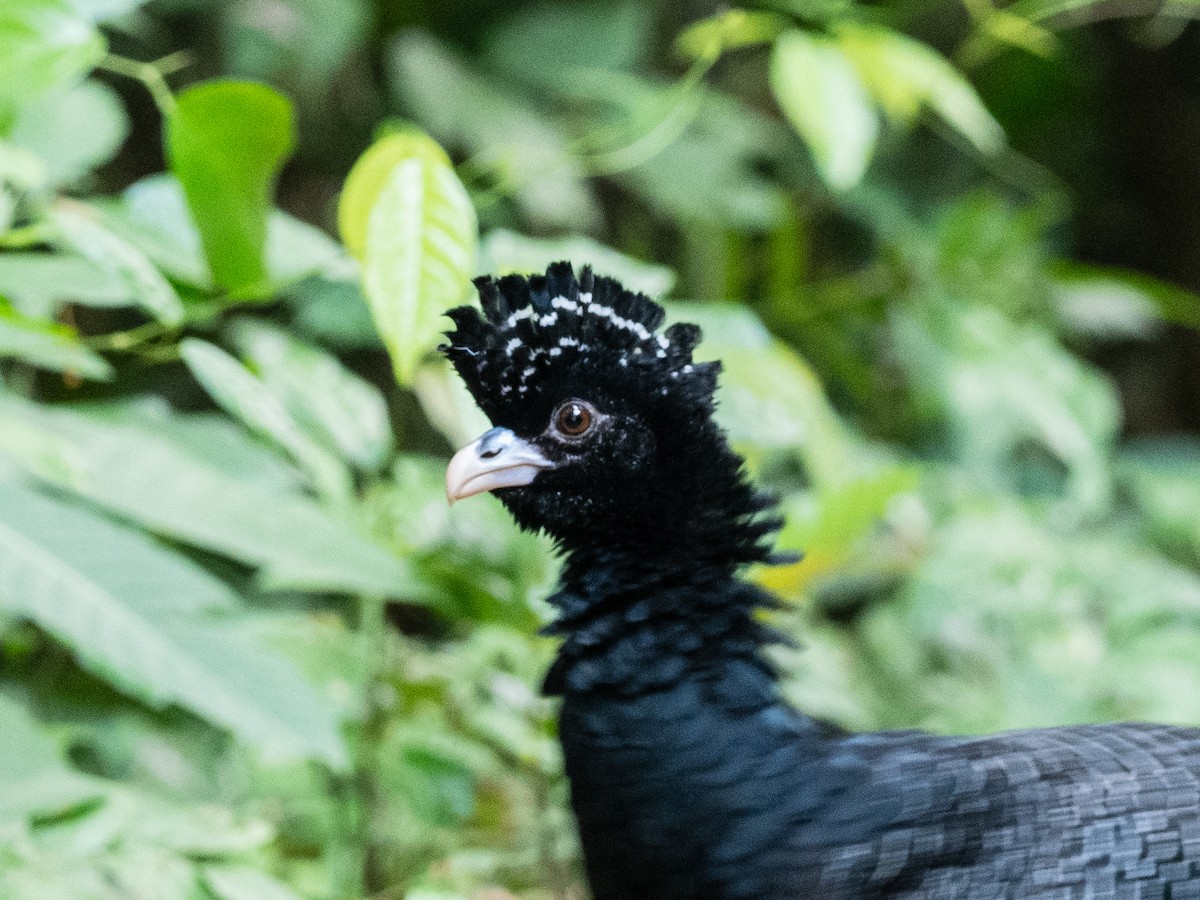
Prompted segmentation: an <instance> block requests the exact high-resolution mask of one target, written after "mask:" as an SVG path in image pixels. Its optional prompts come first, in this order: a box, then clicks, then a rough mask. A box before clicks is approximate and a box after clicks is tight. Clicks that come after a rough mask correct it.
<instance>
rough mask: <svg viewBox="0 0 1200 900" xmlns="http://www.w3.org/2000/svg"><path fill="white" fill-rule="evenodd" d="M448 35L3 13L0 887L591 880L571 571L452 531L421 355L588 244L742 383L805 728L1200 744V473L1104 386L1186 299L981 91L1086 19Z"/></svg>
mask: <svg viewBox="0 0 1200 900" xmlns="http://www.w3.org/2000/svg"><path fill="white" fill-rule="evenodd" d="M1095 5H1096V4H1094V3H1091V2H1087V0H1083V2H1080V3H1075V4H1071V8H1072V10H1073V11H1074V14H1075V18H1073V19H1071V22H1075V21H1078V20H1079V18H1080V17H1081V16H1082V15H1083V14H1084V13H1085V12H1086V11H1087V10H1089V9H1092V7H1094V6H1095ZM459 6H460V5H459V4H445V3H442V4H439V3H427V4H423V5H411V4H410V5H404V4H401V5H400V7H399V10H400V11H399V12H397V8H396V7H395V5H394V4H386V3H382V2H380V3H377V4H374V5H372V4H370V3H368V2H366V0H352V2H348V0H269V2H268V0H212V2H206V0H6V2H5V3H4V4H3V8H2V9H0V653H2V656H0V726H2V730H3V732H4V734H5V735H6V736H7V737H6V741H5V744H4V746H3V747H0V895H2V896H4V897H6V898H8V897H11V898H14V900H19V898H25V897H30V898H32V897H38V898H46V897H70V898H73V900H92V898H110V897H111V898H118V897H120V898H126V897H154V898H156V900H157V898H162V900H171V898H176V897H178V898H189V900H195V898H205V900H248V898H267V900H274V898H278V900H287V898H297V897H307V898H314V900H325V898H340V900H351V898H363V897H368V896H369V897H378V898H382V897H400V896H406V897H410V898H435V897H436V898H447V900H450V898H460V897H479V898H483V897H506V896H520V897H527V898H549V897H556V898H574V897H582V896H583V895H584V892H583V888H582V881H581V875H580V870H579V866H578V860H577V854H576V849H575V845H574V837H573V831H572V826H571V822H570V818H569V815H568V813H567V807H566V799H565V797H566V788H565V784H564V781H563V778H562V772H561V763H560V760H559V757H558V748H557V742H556V739H555V735H554V708H553V705H552V704H551V703H550V701H548V700H546V699H544V698H542V697H541V696H540V694H539V690H538V687H539V679H540V677H541V673H542V672H543V671H544V669H545V667H546V665H547V663H548V661H549V659H550V657H551V656H552V653H553V644H552V643H551V642H549V641H547V640H545V639H543V638H541V637H539V636H538V631H539V628H540V627H541V626H542V625H543V624H544V623H545V621H546V620H547V618H548V616H549V615H550V613H549V611H548V610H547V608H546V606H545V605H544V603H543V599H542V598H543V597H544V596H545V595H546V593H547V592H548V590H549V589H550V587H551V585H552V580H553V576H554V567H555V562H554V559H553V556H552V553H551V549H552V548H550V547H549V546H547V544H546V542H545V541H544V540H542V539H541V538H539V537H537V536H531V535H523V534H520V533H518V532H516V530H515V529H514V527H513V526H512V525H511V523H510V522H509V520H508V518H507V516H505V514H504V513H503V511H502V510H501V509H500V508H499V507H498V505H497V504H495V503H494V502H492V501H490V500H487V499H481V500H478V501H475V502H473V503H470V504H463V505H461V506H460V507H456V508H455V509H454V511H453V513H451V512H450V511H449V510H448V509H447V507H446V505H445V501H444V498H443V495H442V474H443V469H444V464H445V459H446V457H447V454H448V452H449V451H450V450H451V449H452V448H453V447H454V446H457V445H459V444H461V443H463V442H465V441H467V440H469V439H471V438H472V437H474V436H475V435H476V434H477V433H478V432H479V430H480V429H482V428H483V427H484V423H483V421H482V419H481V417H480V415H479V413H478V411H477V410H475V409H474V406H473V404H472V403H471V401H470V398H469V397H467V396H466V395H465V392H464V391H463V389H462V388H461V386H460V385H459V384H458V383H457V380H456V379H454V378H452V377H451V376H450V373H449V370H448V368H447V367H446V366H444V365H443V364H442V363H441V362H439V361H438V360H437V358H436V355H435V353H434V352H433V351H434V348H435V346H436V344H437V343H438V340H439V332H440V330H441V329H442V328H443V327H444V325H445V322H444V320H443V319H442V318H441V313H442V312H443V311H444V310H445V309H446V308H447V307H449V306H452V305H455V304H458V303H460V302H464V301H466V300H467V298H468V297H469V295H470V285H469V280H470V278H471V277H472V276H474V275H476V274H479V273H482V272H512V271H519V272H528V271H533V270H537V269H539V268H541V267H543V266H544V265H545V264H546V263H547V262H549V261H551V260H555V259H560V258H567V259H570V260H572V261H573V262H574V263H576V264H577V265H582V264H585V263H591V264H593V265H595V266H596V267H597V268H598V269H600V270H602V271H604V272H606V273H610V274H613V275H616V276H617V277H619V278H621V279H622V280H623V281H624V282H625V283H626V284H627V285H630V286H632V287H636V288H638V289H641V290H644V291H646V292H648V293H650V294H652V295H655V296H661V295H669V300H670V302H669V303H668V307H669V315H670V317H671V318H672V319H683V320H691V321H696V322H699V323H700V324H701V325H702V326H703V327H704V330H705V333H706V336H707V337H706V342H705V344H704V345H703V346H702V348H701V352H703V353H704V354H707V355H708V356H709V357H711V358H720V359H722V360H723V362H724V366H725V368H724V376H723V384H722V388H721V408H720V415H721V418H722V422H723V424H724V425H725V427H726V428H727V429H728V431H729V434H730V436H731V439H732V440H733V441H734V442H735V443H736V445H737V446H738V448H739V449H740V450H741V451H742V452H743V453H744V454H745V455H746V457H747V460H748V461H749V464H750V466H751V467H752V468H753V470H754V471H755V473H756V475H757V476H758V477H760V478H761V479H762V480H763V482H765V483H766V484H767V485H769V486H770V487H771V488H772V489H774V490H775V491H776V492H777V493H778V494H779V496H780V500H781V506H782V509H783V511H784V512H785V513H786V517H787V525H786V527H785V529H784V531H783V533H782V535H781V538H780V543H781V545H782V546H783V547H785V548H787V549H796V550H803V551H805V554H806V555H805V557H804V559H803V560H802V561H801V562H799V563H796V564H793V565H790V566H784V567H779V568H773V569H764V570H761V571H755V572H753V573H752V577H755V578H757V579H759V580H761V581H762V582H763V583H764V584H766V585H768V586H769V587H771V588H773V589H774V590H776V591H778V592H779V593H780V594H781V595H782V596H783V597H784V598H785V599H786V600H787V601H788V604H787V606H786V608H785V609H784V610H783V611H781V612H779V613H776V614H774V615H775V617H776V622H775V624H776V625H777V626H778V627H779V628H780V629H782V630H784V631H785V632H788V633H791V634H794V635H795V636H796V637H797V638H798V639H799V641H800V642H801V643H802V644H803V649H800V650H798V649H795V648H779V649H778V650H777V653H778V655H779V659H780V663H781V668H782V670H783V671H784V672H785V673H786V678H785V683H784V688H785V690H786V691H787V693H788V694H789V696H791V698H792V699H793V700H794V701H795V702H796V703H797V704H798V705H799V706H800V707H801V708H803V709H805V710H806V711H808V712H811V713H814V714H817V715H821V716H826V717H828V718H831V719H833V720H835V721H837V722H839V723H841V724H843V725H847V726H851V727H856V728H878V727H927V728H934V729H938V730H942V731H963V732H966V731H980V730H987V729H996V728H1007V727H1018V726H1030V725H1044V724H1057V723H1067V722H1084V721H1095V720H1102V719H1111V718H1136V719H1157V720H1162V721H1169V722H1192V723H1195V722H1196V721H1197V720H1200V700H1198V699H1197V698H1200V679H1198V677H1197V673H1198V672H1200V669H1198V668H1197V666H1196V664H1195V660H1196V658H1197V656H1198V655H1200V638H1198V637H1197V635H1200V482H1197V479H1196V475H1195V473H1196V472H1197V466H1198V465H1200V447H1198V446H1197V444H1196V442H1195V441H1193V440H1190V439H1187V438H1186V437H1182V436H1181V437H1178V438H1176V439H1160V440H1148V439H1140V440H1133V439H1128V438H1126V437H1125V436H1124V435H1123V431H1122V423H1121V410H1120V404H1119V403H1118V396H1117V393H1116V391H1115V389H1114V386H1113V383H1112V381H1111V380H1110V378H1109V376H1108V375H1107V374H1106V373H1105V372H1103V371H1102V370H1100V369H1099V368H1097V367H1096V365H1095V364H1094V363H1093V362H1091V361H1090V360H1093V359H1095V358H1098V357H1101V356H1103V354H1104V351H1105V350H1106V348H1109V347H1111V346H1113V345H1114V344H1115V343H1117V342H1123V343H1124V344H1126V345H1128V344H1130V343H1136V344H1140V345H1143V346H1145V347H1150V348H1153V347H1154V346H1155V345H1154V344H1153V342H1154V341H1155V340H1157V339H1158V338H1159V337H1160V336H1161V335H1162V334H1163V333H1164V331H1165V329H1166V328H1167V323H1178V324H1181V325H1184V326H1193V327H1194V326H1196V325H1197V324H1200V315H1198V314H1197V310H1198V309H1200V304H1198V302H1197V299H1196V298H1195V297H1194V296H1193V295H1191V294H1189V293H1188V292H1187V291H1185V290H1183V289H1181V288H1179V287H1176V286H1173V285H1169V284H1166V283H1163V282H1160V281H1157V280H1155V279H1154V278H1152V277H1151V276H1149V275H1147V274H1145V273H1140V272H1136V271H1132V270H1128V269H1121V268H1116V267H1101V266H1095V265H1091V264H1089V263H1087V262H1084V261H1082V259H1081V258H1080V254H1078V253H1077V247H1075V246H1074V245H1073V244H1072V240H1071V237H1070V231H1069V230H1068V229H1066V228H1064V225H1066V224H1068V223H1070V222H1071V221H1072V218H1071V217H1072V215H1073V213H1072V212H1071V211H1070V204H1069V201H1070V200H1071V199H1072V197H1071V195H1070V193H1069V191H1068V190H1067V188H1066V187H1065V186H1064V184H1063V183H1061V182H1059V181H1057V180H1055V179H1054V178H1050V177H1047V176H1046V175H1045V173H1044V172H1043V171H1042V170H1041V169H1040V168H1039V166H1038V163H1047V164H1049V163H1050V162H1051V161H1049V160H1037V161H1036V162H1035V161H1034V160H1032V159H1028V158H1026V157H1024V156H1022V155H1021V152H1020V150H1019V148H1018V147H1017V146H1016V144H1015V139H1014V141H1013V143H1011V144H1010V140H1009V136H1010V135H1014V134H1017V133H1019V132H1020V131H1021V130H1022V128H1023V126H1024V125H1025V124H1026V123H1025V122H1024V121H1023V120H1022V119H1020V118H1019V117H1017V118H1014V117H1013V115H1012V113H1011V110H1010V111H1009V113H1008V114H1007V116H1000V113H999V111H998V108H999V107H1000V106H1003V103H1002V102H1000V101H999V100H997V98H998V97H1002V92H997V91H995V90H994V89H993V90H992V91H991V92H990V93H986V94H985V95H984V96H981V94H980V93H978V92H977V90H976V88H975V87H974V86H973V85H974V84H977V83H979V84H987V83H991V84H993V85H994V84H995V83H996V81H997V79H999V80H1000V82H1001V86H1002V87H1004V86H1005V84H1007V82H1004V81H1003V75H1004V72H1005V71H1009V72H1011V71H1013V70H1012V69H1011V68H1010V69H1008V70H1005V69H1004V68H1003V65H1009V66H1013V65H1017V66H1018V69H1017V72H1018V75H1020V70H1019V65H1020V64H1021V63H1020V61H1021V60H1026V61H1028V59H1030V58H1031V55H1037V56H1039V57H1048V58H1049V59H1051V60H1053V59H1056V58H1062V56H1063V55H1065V54H1067V53H1069V51H1070V42H1071V41H1073V40H1078V39H1080V38H1078V37H1077V36H1078V34H1080V32H1069V31H1065V30H1063V29H1064V27H1065V26H1066V25H1067V24H1070V22H1068V21H1066V20H1065V19H1064V18H1063V17H1062V16H1061V15H1059V12H1058V11H1060V10H1062V9H1064V8H1063V7H1062V6H1061V5H1060V4H1053V3H1041V2H1025V0H1022V2H1019V3H1016V4H1013V5H1011V6H1008V7H1004V8H995V7H992V6H990V5H988V4H984V3H976V2H974V0H967V2H966V3H965V11H966V13H967V15H966V16H965V17H964V16H953V15H947V16H945V17H944V19H945V21H946V22H948V23H954V24H946V25H943V26H939V28H938V29H934V30H931V27H930V25H929V23H928V21H926V20H927V19H928V17H929V13H930V12H931V11H934V10H936V11H938V12H946V13H950V12H954V4H953V3H943V4H940V5H938V6H936V7H930V6H928V4H925V5H917V4H905V3H899V2H897V3H884V4H873V5H865V4H858V3H854V2H850V0H827V2H826V0H822V2H799V0H759V2H756V3H754V4H753V5H752V6H751V7H749V8H740V7H734V8H726V9H723V10H720V11H716V10H714V11H713V12H712V15H711V16H708V17H701V18H699V19H697V20H692V21H682V20H680V19H679V18H678V10H677V9H676V6H677V5H672V4H667V3H660V4H650V3H637V2H633V0H624V2H613V3H604V2H600V0H586V2H575V0H572V2H565V0H537V2H531V3H521V4H517V5H515V6H514V7H513V8H512V9H510V10H507V11H505V12H504V13H503V15H501V14H498V13H494V12H492V11H490V10H489V11H487V12H486V14H485V12H484V5H483V4H465V7H469V9H467V10H466V12H463V13H461V14H459V17H458V18H456V13H455V10H456V9H457V8H458V7H459ZM702 6H703V5H702ZM714 6H715V5H714ZM418 7H419V8H418ZM474 13H478V15H474ZM1106 15H1107V13H1106ZM1163 16H1166V13H1164V14H1163ZM1161 19H1162V17H1160V20H1161ZM1160 20H1156V24H1157V26H1159V27H1163V22H1162V21H1160ZM1152 24H1153V23H1152ZM145 59H150V60H155V61H153V62H141V61H140V60H145ZM1014 60H1016V61H1017V62H1016V63H1013V61H1014ZM1039 64H1041V63H1039ZM1092 65H1093V66H1095V65H1096V64H1095V63H1092ZM997 73H999V74H997ZM1087 74H1088V75H1089V76H1095V72H1089V73H1087ZM1011 77H1012V83H1013V84H1016V83H1017V76H1011ZM1096 77H1098V76H1096ZM1063 102H1064V103H1067V102H1068V101H1066V100H1064V101H1063ZM1071 102H1076V103H1081V102H1082V101H1078V100H1076V101H1071ZM993 110H996V112H995V114H994V112H993ZM1075 111H1076V112H1078V111H1079V110H1078V109H1076V110H1075ZM1030 115H1032V114H1030ZM1001 121H1003V125H1002V124H1001ZM926 126H931V128H927V127H926ZM931 130H932V131H933V132H934V133H935V136H933V137H931V135H930V131H931ZM1006 131H1007V134H1006ZM164 161H165V162H164ZM160 168H161V169H163V170H162V171H158V169H160ZM147 172H150V173H151V174H146V173H147ZM280 205H282V206H285V207H286V208H287V209H288V210H290V212H285V211H283V209H282V208H280ZM335 220H336V224H337V231H338V233H339V234H340V238H341V240H342V241H343V242H344V244H343V243H339V242H338V241H337V240H335V239H334V238H333V237H331V236H330V234H331V232H332V231H333V227H332V226H333V225H334V221H335Z"/></svg>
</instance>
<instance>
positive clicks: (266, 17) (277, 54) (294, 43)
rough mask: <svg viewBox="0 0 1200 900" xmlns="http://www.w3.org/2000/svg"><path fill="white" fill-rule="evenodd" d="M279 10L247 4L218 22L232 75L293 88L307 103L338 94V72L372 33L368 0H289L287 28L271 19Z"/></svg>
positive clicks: (246, 0)
mask: <svg viewBox="0 0 1200 900" xmlns="http://www.w3.org/2000/svg"><path fill="white" fill-rule="evenodd" d="M274 9H276V7H273V6H272V5H271V0H242V2H240V3H239V4H238V6H237V7H235V10H236V11H235V13H234V14H233V15H228V16H221V17H220V18H219V20H218V23H219V27H220V28H221V29H222V32H223V33H221V35H220V39H221V40H220V44H221V47H222V50H223V54H222V57H223V60H222V62H223V65H224V66H225V67H226V69H227V71H229V72H230V74H233V75H236V76H237V77H239V78H250V79H255V80H258V81H265V82H268V83H270V84H283V85H288V86H289V87H290V86H293V85H294V86H295V88H296V91H297V93H298V94H299V95H300V99H301V100H302V101H307V102H313V101H314V100H316V101H320V100H322V99H324V98H327V97H330V96H336V85H337V84H338V81H337V76H338V74H339V73H340V72H341V70H342V69H343V68H344V66H345V64H346V61H347V59H348V58H349V57H350V55H351V54H352V53H354V52H355V51H356V50H359V49H361V48H362V44H363V42H364V40H365V39H366V37H367V36H368V35H369V34H370V25H371V14H370V13H369V12H368V10H369V9H370V6H369V4H368V3H367V0H289V2H288V5H287V23H286V25H283V26H281V24H280V23H279V22H278V21H277V20H275V19H272V18H271V14H272V10H274ZM301 105H307V104H306V103H305V102H302V104H301ZM319 108H322V109H324V107H319Z"/></svg>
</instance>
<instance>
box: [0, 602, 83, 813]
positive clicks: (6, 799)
mask: <svg viewBox="0 0 1200 900" xmlns="http://www.w3.org/2000/svg"><path fill="white" fill-rule="evenodd" d="M2 602H3V601H2V600H0V603H2ZM0 733H2V734H3V735H4V740H3V741H2V742H0V826H3V825H8V824H11V823H14V822H24V821H26V820H28V819H29V817H31V816H38V817H42V818H45V817H48V816H52V815H57V814H59V813H62V812H65V811H67V810H69V809H72V808H74V807H78V806H81V805H83V804H85V803H89V802H92V801H95V800H98V799H100V798H102V797H103V795H104V789H103V787H102V785H101V784H100V782H98V781H95V780H93V779H90V778H85V777H83V776H82V775H79V774H78V773H76V772H73V771H71V770H70V769H68V768H67V767H66V766H65V765H64V764H63V762H62V760H61V759H60V757H59V753H58V750H57V749H56V748H55V746H54V744H53V743H51V741H50V739H49V738H48V737H46V736H45V735H44V734H42V732H41V730H40V729H39V728H38V726H37V724H36V723H35V722H34V720H33V718H32V717H31V716H30V715H29V713H28V712H26V711H25V710H24V709H23V708H22V707H21V706H19V705H18V704H17V703H16V702H15V701H13V700H10V699H9V698H8V697H5V696H3V695H0Z"/></svg>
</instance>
